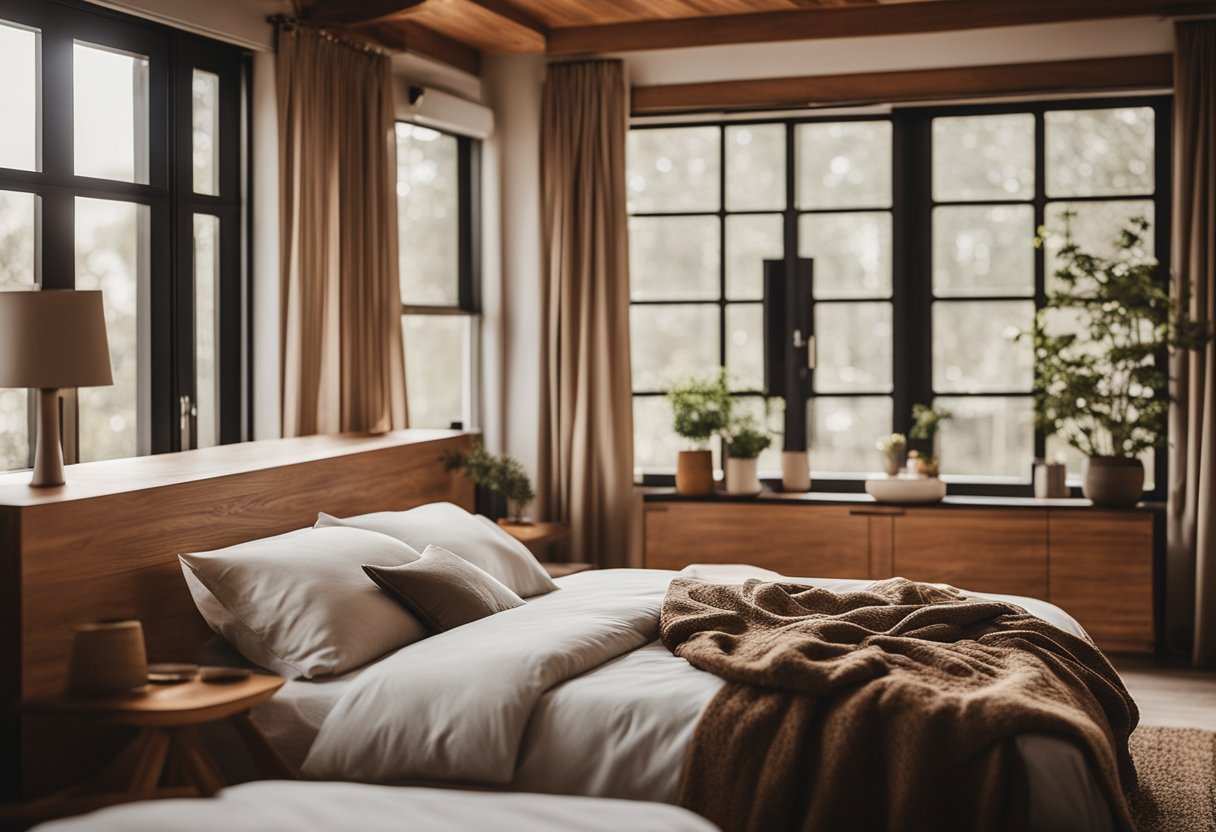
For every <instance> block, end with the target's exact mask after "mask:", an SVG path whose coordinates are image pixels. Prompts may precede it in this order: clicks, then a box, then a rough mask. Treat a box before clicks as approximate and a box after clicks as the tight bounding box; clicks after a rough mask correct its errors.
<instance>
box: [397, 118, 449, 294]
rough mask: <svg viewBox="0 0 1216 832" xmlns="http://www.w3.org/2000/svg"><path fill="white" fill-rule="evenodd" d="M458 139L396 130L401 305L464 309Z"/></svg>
mask: <svg viewBox="0 0 1216 832" xmlns="http://www.w3.org/2000/svg"><path fill="white" fill-rule="evenodd" d="M457 147H458V142H457V140H456V137H455V136H449V135H446V134H444V133H440V132H439V131H437V130H431V129H430V128H427V127H418V126H417V125H414V124H402V123H398V124H397V238H398V255H397V257H398V264H399V271H400V277H401V301H402V303H408V304H415V305H419V306H458V305H459V304H460V278H459V275H460V206H459V200H460V188H459V185H458V182H457V178H458V173H457V155H458V154H457Z"/></svg>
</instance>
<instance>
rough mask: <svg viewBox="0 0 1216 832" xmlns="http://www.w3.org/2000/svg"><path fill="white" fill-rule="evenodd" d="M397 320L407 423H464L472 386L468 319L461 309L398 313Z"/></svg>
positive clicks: (441, 425)
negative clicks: (401, 337) (402, 352)
mask: <svg viewBox="0 0 1216 832" xmlns="http://www.w3.org/2000/svg"><path fill="white" fill-rule="evenodd" d="M401 321H402V331H403V332H404V335H405V338H404V341H405V345H406V347H405V389H406V394H407V396H408V402H409V422H410V426H411V427H416V428H448V427H451V426H452V425H453V424H454V423H459V424H467V423H468V422H469V418H470V414H469V410H470V408H469V401H468V395H469V391H470V389H471V387H472V378H471V377H470V374H471V372H472V364H471V361H470V358H471V355H472V350H471V338H472V330H471V326H470V321H471V319H470V318H469V317H467V316H464V315H403V316H402V318H401Z"/></svg>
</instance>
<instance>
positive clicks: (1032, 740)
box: [303, 569, 1110, 830]
mask: <svg viewBox="0 0 1216 832" xmlns="http://www.w3.org/2000/svg"><path fill="white" fill-rule="evenodd" d="M676 574H677V573H674V572H666V571H660V570H632V569H621V570H605V571H598V572H584V573H580V574H577V575H572V576H570V577H568V578H564V579H562V580H561V581H560V582H559V583H560V585H561V590H560V591H558V592H552V593H550V594H548V595H545V596H541V597H539V598H535V599H532V600H531V601H529V602H528V604H527V605H525V606H523V607H519V608H516V609H513V610H509V611H507V612H504V613H500V614H498V615H494V616H491V617H489V618H485V619H482V620H480V621H476V622H473V623H472V624H468V625H465V626H463V627H460V628H457V629H455V630H451V631H448V632H446V633H442V634H440V635H436V636H432V637H431V638H428V639H425V640H424V641H422V642H419V643H417V644H413V645H410V646H409V647H406V648H403V649H402V650H400V651H398V652H397V653H395V654H393V655H392V656H389V657H388V658H386V659H384V660H382V661H380V662H379V663H378V664H376V665H374V666H372V667H370V668H369V669H368V670H366V671H365V672H363V673H362V674H360V675H359V676H358V677H357V678H356V679H355V680H354V681H353V682H352V683H351V685H350V686H349V688H348V689H347V691H346V693H345V694H344V695H343V696H342V698H341V699H340V700H339V701H338V703H337V705H336V706H335V707H334V708H333V710H332V711H330V713H329V715H328V716H327V717H326V719H325V722H324V723H323V724H322V726H321V731H320V733H319V734H318V736H317V739H316V741H315V742H314V743H313V746H312V748H311V749H310V751H309V753H308V756H307V758H306V759H305V762H304V765H303V772H304V774H305V775H306V776H308V777H311V778H315V779H350V780H361V781H366V782H373V783H405V782H411V781H413V782H419V781H422V782H437V781H438V782H452V783H462V784H472V785H490V786H509V787H510V788H512V789H519V790H524V791H538V792H550V793H562V794H577V795H591V796H601V797H618V798H632V799H636V800H652V801H660V802H666V803H672V802H675V800H676V790H677V784H678V780H679V776H680V770H681V767H682V765H683V759H684V752H685V750H686V749H687V746H688V743H689V741H690V739H691V737H692V734H693V731H694V729H695V728H696V723H697V720H698V719H699V718H700V714H701V711H702V710H703V709H704V708H705V706H706V704H708V702H709V700H710V699H711V698H712V697H713V695H714V694H715V693H716V692H717V690H718V689H719V688H720V686H721V685H722V681H721V680H720V679H718V678H717V677H715V676H712V675H710V674H707V673H704V672H702V671H699V670H696V669H695V668H693V667H692V666H691V665H689V664H688V663H687V662H685V661H684V660H683V659H680V658H678V657H675V656H673V655H672V654H671V653H670V652H669V651H668V650H667V649H666V648H665V647H663V646H662V645H661V644H660V643H657V642H656V639H657V638H658V620H659V609H660V605H661V604H662V600H663V596H664V594H665V592H666V589H667V585H668V583H670V581H671V579H672V577H674V576H675V575H676ZM740 577H741V576H740ZM800 582H803V583H809V584H814V585H816V586H822V587H824V588H826V589H830V590H833V591H838V592H847V591H855V590H857V589H861V588H864V587H865V586H867V585H869V583H870V582H869V581H858V580H823V579H802V580H801V581H800ZM983 597H991V598H1000V599H1002V600H1010V601H1012V602H1014V603H1017V604H1020V605H1021V606H1023V607H1024V608H1026V609H1027V611H1029V612H1031V613H1032V614H1034V615H1037V616H1039V617H1041V618H1044V619H1045V620H1047V621H1050V622H1051V623H1053V624H1056V625H1057V626H1060V627H1063V628H1065V629H1068V630H1071V631H1072V632H1076V633H1081V632H1082V630H1081V628H1080V627H1079V625H1078V624H1077V623H1076V622H1075V621H1074V620H1073V619H1072V618H1071V617H1070V616H1068V615H1067V614H1066V613H1064V612H1063V611H1062V610H1060V609H1059V608H1058V607H1055V606H1053V605H1051V604H1048V603H1046V602H1043V601H1037V600H1034V599H1030V598H1018V597H1010V596H992V595H985V596H983ZM1019 746H1020V748H1021V750H1022V753H1023V758H1024V759H1025V760H1026V763H1027V773H1028V777H1029V781H1030V791H1031V794H1030V797H1031V803H1030V805H1031V815H1032V817H1031V828H1032V829H1037V830H1054V829H1077V830H1089V829H1093V830H1101V829H1107V828H1110V818H1109V812H1108V811H1107V809H1106V806H1105V804H1104V802H1103V800H1102V798H1101V796H1100V792H1099V791H1098V788H1097V785H1096V782H1095V780H1094V778H1093V777H1092V775H1091V773H1090V771H1089V768H1088V766H1087V765H1086V763H1085V761H1084V759H1083V757H1082V755H1081V754H1080V752H1079V751H1077V750H1076V749H1075V748H1074V747H1073V746H1072V745H1070V744H1068V743H1065V742H1063V741H1060V740H1056V739H1053V738H1049V737H1024V738H1021V739H1020V740H1019Z"/></svg>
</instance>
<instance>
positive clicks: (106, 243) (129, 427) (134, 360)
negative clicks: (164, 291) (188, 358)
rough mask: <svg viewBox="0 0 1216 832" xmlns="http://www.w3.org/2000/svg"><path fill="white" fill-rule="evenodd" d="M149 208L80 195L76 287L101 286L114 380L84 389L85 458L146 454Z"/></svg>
mask: <svg viewBox="0 0 1216 832" xmlns="http://www.w3.org/2000/svg"><path fill="white" fill-rule="evenodd" d="M147 223H148V208H147V206H145V205H137V204H135V203H131V202H118V201H116V200H106V199H86V198H84V197H77V198H76V288H78V289H100V290H101V293H102V301H103V305H104V306H105V316H106V336H107V338H108V339H109V342H110V366H111V369H112V371H113V374H114V384H113V385H112V386H109V387H82V388H80V389H79V390H78V391H77V397H78V399H79V402H80V420H79V421H80V460H81V461H82V462H90V461H92V460H97V459H118V458H122V457H130V456H136V455H138V454H139V453H141V452H146V451H145V449H143V448H141V439H142V438H143V437H144V436H145V435H146V434H145V432H144V431H141V430H140V427H141V418H140V411H141V410H143V401H144V400H146V392H145V390H146V386H145V385H141V384H140V380H141V378H143V377H145V376H146V374H147V372H148V366H147V361H146V359H145V357H144V355H143V353H144V350H145V345H146V340H145V339H144V338H141V337H140V335H141V332H143V331H144V330H145V327H146V314H145V311H144V310H145V308H146V304H147V283H146V266H145V264H146V262H147V261H146V254H145V252H144V251H143V248H144V246H145V245H146V241H147V238H148V232H147V227H148V225H147Z"/></svg>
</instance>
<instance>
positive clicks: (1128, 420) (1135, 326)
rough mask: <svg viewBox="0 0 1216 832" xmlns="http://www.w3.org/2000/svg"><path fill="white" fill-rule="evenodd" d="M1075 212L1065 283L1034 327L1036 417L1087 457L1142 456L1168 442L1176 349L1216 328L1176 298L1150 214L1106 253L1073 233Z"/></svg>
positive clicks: (1064, 257) (1059, 274)
mask: <svg viewBox="0 0 1216 832" xmlns="http://www.w3.org/2000/svg"><path fill="white" fill-rule="evenodd" d="M1073 216H1074V214H1073V213H1072V212H1069V213H1066V214H1065V215H1064V217H1065V226H1064V244H1063V246H1062V247H1061V248H1060V251H1059V259H1060V264H1061V265H1060V268H1059V269H1058V270H1057V271H1056V273H1055V276H1056V278H1057V279H1058V280H1059V282H1060V284H1061V285H1062V287H1063V288H1062V289H1061V290H1059V291H1054V292H1052V293H1051V294H1050V295H1049V296H1048V299H1047V305H1046V307H1044V308H1043V309H1041V310H1039V312H1038V314H1037V315H1036V316H1035V322H1034V328H1033V331H1032V333H1031V337H1032V338H1033V344H1034V359H1035V383H1034V397H1035V421H1036V423H1037V424H1038V426H1039V428H1041V429H1042V430H1043V431H1044V432H1045V433H1047V434H1049V435H1050V434H1059V435H1060V436H1061V437H1062V438H1063V439H1064V440H1065V441H1066V442H1068V444H1069V445H1071V446H1072V447H1074V448H1076V449H1077V450H1078V451H1080V452H1081V453H1083V454H1086V455H1087V456H1120V457H1135V456H1138V455H1139V454H1141V453H1142V452H1144V451H1146V450H1148V449H1149V448H1157V447H1160V446H1161V445H1163V444H1164V443H1165V442H1166V440H1167V436H1168V419H1169V403H1170V398H1169V394H1168V391H1167V385H1168V381H1169V377H1168V373H1167V371H1166V370H1165V369H1164V368H1163V366H1162V365H1163V363H1164V358H1165V354H1166V352H1167V350H1169V349H1193V348H1195V347H1199V346H1202V345H1203V344H1204V343H1206V342H1207V340H1208V338H1209V336H1210V332H1209V330H1208V328H1207V327H1206V326H1203V325H1199V324H1196V323H1195V322H1193V321H1191V320H1190V319H1189V318H1188V317H1187V315H1186V312H1185V309H1186V306H1185V302H1182V303H1178V304H1175V303H1174V301H1173V300H1172V299H1171V298H1170V295H1169V292H1168V291H1167V289H1166V280H1165V275H1164V274H1163V273H1162V270H1161V267H1160V264H1159V263H1158V262H1157V261H1156V260H1155V259H1154V258H1152V257H1150V256H1148V255H1147V253H1146V248H1145V238H1146V235H1147V232H1148V230H1149V226H1150V224H1149V221H1148V220H1147V219H1145V218H1144V217H1135V218H1133V219H1131V220H1130V221H1129V222H1128V223H1127V225H1126V226H1124V227H1123V228H1122V229H1121V230H1120V232H1119V235H1118V238H1117V240H1116V248H1115V253H1114V256H1113V257H1110V258H1106V257H1100V256H1097V255H1094V254H1090V253H1087V252H1085V251H1082V250H1081V247H1080V246H1079V245H1078V244H1077V243H1076V241H1075V240H1073V238H1072V228H1071V225H1072V223H1071V220H1072V217H1073ZM1046 233H1047V232H1046V229H1040V231H1039V236H1038V237H1036V238H1035V245H1036V246H1042V245H1043V242H1044V239H1045V236H1046ZM1182 300H1183V301H1185V299H1182ZM1060 324H1068V325H1069V326H1068V330H1067V331H1065V330H1064V327H1063V326H1061V325H1060Z"/></svg>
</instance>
